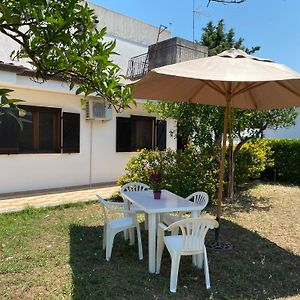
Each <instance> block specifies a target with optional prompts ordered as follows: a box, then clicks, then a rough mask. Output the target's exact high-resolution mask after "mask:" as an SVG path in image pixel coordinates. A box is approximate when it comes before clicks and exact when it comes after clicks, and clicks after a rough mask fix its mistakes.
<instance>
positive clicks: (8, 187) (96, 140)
mask: <svg viewBox="0 0 300 300" xmlns="http://www.w3.org/2000/svg"><path fill="white" fill-rule="evenodd" d="M90 5H91V7H92V8H94V9H95V12H96V14H97V15H98V17H99V24H98V27H99V28H102V27H104V26H105V27H107V35H106V36H105V40H108V41H112V40H116V41H117V44H116V48H115V51H116V52H117V53H119V55H115V56H113V57H112V59H113V60H114V62H115V63H116V64H118V65H119V66H120V67H121V73H123V74H126V70H127V65H128V61H129V59H130V58H131V57H133V56H136V55H140V54H143V53H146V52H147V50H148V45H150V44H154V43H155V42H156V39H157V35H158V30H159V29H158V27H155V26H152V25H150V24H146V23H144V22H141V21H138V20H135V19H132V18H130V17H127V16H124V15H121V14H119V13H116V12H113V11H111V10H108V9H105V8H103V7H100V6H97V5H93V4H90ZM170 36H171V34H170V32H168V31H164V32H163V33H162V34H161V36H160V40H164V39H168V38H170ZM18 47H19V46H18V45H17V44H16V43H15V42H13V41H12V40H11V39H9V38H7V37H6V36H4V35H3V34H0V61H3V62H4V63H10V56H9V54H10V53H11V51H12V50H14V49H18ZM13 64H15V65H24V66H26V67H30V65H29V64H28V63H26V62H25V61H24V60H21V61H19V62H13ZM1 87H2V88H11V89H14V90H15V92H14V93H12V96H13V97H16V98H20V99H22V100H25V101H26V102H25V105H26V104H27V105H38V106H49V107H58V108H62V111H64V112H73V113H80V114H81V123H80V153H72V154H60V153H53V154H10V155H5V154H1V155H0V166H1V172H0V182H1V184H0V193H10V192H19V191H28V190H36V189H49V188H59V187H66V186H76V185H87V184H90V183H92V184H95V183H104V182H111V181H115V180H117V178H118V177H119V176H120V175H121V174H123V173H124V166H125V164H126V163H127V161H128V160H129V158H130V157H131V156H132V155H135V154H136V153H125V152H116V115H117V114H116V113H115V112H114V113H113V119H112V120H110V121H104V122H102V121H87V120H85V111H84V110H82V107H81V105H80V97H79V96H75V95H74V92H70V91H69V90H68V85H67V84H66V83H64V82H57V81H53V80H49V81H47V82H45V83H43V84H38V83H35V82H33V81H32V80H31V79H30V78H28V77H25V76H20V75H16V74H15V73H13V72H7V71H0V88H1ZM131 114H134V115H144V116H148V115H149V114H148V113H147V112H146V111H145V110H144V108H143V104H142V102H139V103H138V105H137V107H134V108H132V109H131V110H127V111H125V112H123V113H122V114H120V116H121V115H127V116H129V115H131ZM175 128H176V124H175V122H174V121H173V120H168V121H167V130H168V132H169V131H170V130H175ZM167 147H169V148H171V149H176V140H175V139H174V138H172V137H171V136H170V135H168V137H167Z"/></svg>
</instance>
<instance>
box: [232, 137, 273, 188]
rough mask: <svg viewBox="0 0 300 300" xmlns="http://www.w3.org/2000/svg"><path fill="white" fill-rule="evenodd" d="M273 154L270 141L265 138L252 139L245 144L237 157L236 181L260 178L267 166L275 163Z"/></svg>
mask: <svg viewBox="0 0 300 300" xmlns="http://www.w3.org/2000/svg"><path fill="white" fill-rule="evenodd" d="M272 154H273V152H272V150H271V147H270V145H269V143H268V142H267V141H266V140H264V139H255V140H250V141H248V142H247V143H245V144H243V146H242V147H241V149H240V151H239V152H238V154H237V159H236V169H235V180H236V182H238V183H242V182H247V181H248V180H249V179H258V178H260V176H261V173H262V172H263V171H264V170H265V169H266V168H270V167H272V166H273V165H274V162H273V159H272Z"/></svg>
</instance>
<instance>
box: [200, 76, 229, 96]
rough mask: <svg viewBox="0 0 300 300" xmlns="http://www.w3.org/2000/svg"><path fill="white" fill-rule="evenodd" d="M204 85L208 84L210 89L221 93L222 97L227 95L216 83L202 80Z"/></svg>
mask: <svg viewBox="0 0 300 300" xmlns="http://www.w3.org/2000/svg"><path fill="white" fill-rule="evenodd" d="M201 81H203V82H204V83H206V84H207V85H208V86H209V87H211V88H212V89H214V90H215V91H216V92H218V93H220V94H221V95H222V96H224V95H225V94H226V92H225V91H223V90H222V89H220V88H219V87H218V86H217V85H216V84H215V83H213V82H210V81H208V80H203V79H202V80H201Z"/></svg>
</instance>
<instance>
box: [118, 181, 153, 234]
mask: <svg viewBox="0 0 300 300" xmlns="http://www.w3.org/2000/svg"><path fill="white" fill-rule="evenodd" d="M149 189H150V186H148V185H147V184H144V183H142V182H129V183H126V184H124V185H123V186H122V187H121V192H129V191H130V192H138V191H147V190H149ZM123 199H124V198H123ZM124 201H127V199H124ZM129 209H130V210H132V211H134V212H135V213H137V214H144V215H145V223H144V228H145V230H148V215H147V214H146V213H145V212H144V211H142V210H141V209H140V208H138V207H137V206H136V205H135V204H132V203H130V206H129ZM125 238H126V237H125Z"/></svg>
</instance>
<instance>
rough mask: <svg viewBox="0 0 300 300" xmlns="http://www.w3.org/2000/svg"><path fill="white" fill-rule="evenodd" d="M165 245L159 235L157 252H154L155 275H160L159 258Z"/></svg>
mask: <svg viewBox="0 0 300 300" xmlns="http://www.w3.org/2000/svg"><path fill="white" fill-rule="evenodd" d="M164 247H165V243H164V240H163V236H162V235H159V236H158V237H157V250H156V272H155V273H156V274H159V273H160V265H161V258H162V254H163V252H164Z"/></svg>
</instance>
